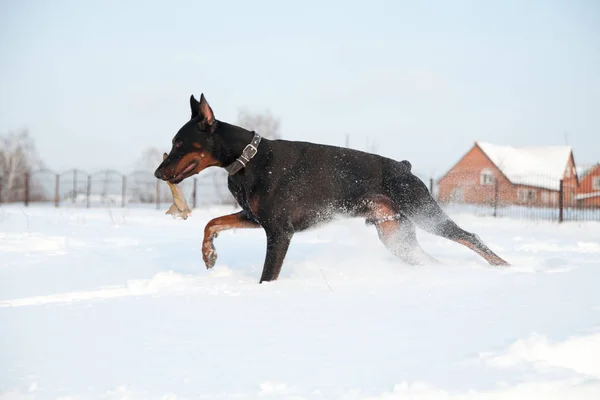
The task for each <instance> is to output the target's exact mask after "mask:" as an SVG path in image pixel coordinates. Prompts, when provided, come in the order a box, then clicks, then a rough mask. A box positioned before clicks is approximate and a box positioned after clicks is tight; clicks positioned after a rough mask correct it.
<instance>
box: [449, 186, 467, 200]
mask: <svg viewBox="0 0 600 400" xmlns="http://www.w3.org/2000/svg"><path fill="white" fill-rule="evenodd" d="M450 200H452V201H453V202H456V203H464V201H465V191H464V189H463V188H461V187H460V186H455V187H453V188H452V193H451V194H450Z"/></svg>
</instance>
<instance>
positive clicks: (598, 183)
mask: <svg viewBox="0 0 600 400" xmlns="http://www.w3.org/2000/svg"><path fill="white" fill-rule="evenodd" d="M575 199H576V201H577V206H579V207H600V163H598V164H596V165H592V166H588V167H586V168H581V170H580V172H579V186H578V187H577V193H576V195H575Z"/></svg>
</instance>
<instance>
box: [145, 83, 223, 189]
mask: <svg viewBox="0 0 600 400" xmlns="http://www.w3.org/2000/svg"><path fill="white" fill-rule="evenodd" d="M190 107H191V109H192V118H191V119H190V120H189V121H188V122H187V123H186V124H185V125H183V126H182V127H181V129H179V132H177V134H176V135H175V137H174V138H173V146H172V148H171V151H170V153H169V154H168V155H167V157H166V158H165V159H164V160H163V162H162V163H161V164H160V165H159V166H158V168H157V169H156V171H154V176H155V177H157V178H158V179H162V180H163V181H169V182H171V183H174V184H177V183H179V182H181V181H183V180H184V179H186V178H188V177H190V176H192V175H194V174H197V173H199V172H200V171H202V170H203V169H205V168H208V167H211V166H215V165H220V162H219V161H218V160H217V159H216V157H215V149H216V146H217V141H216V138H215V133H216V130H217V129H218V126H217V125H218V124H217V120H216V119H215V115H214V114H213V111H212V109H211V108H210V105H209V104H208V102H207V101H206V99H205V98H204V94H202V95H201V96H200V101H198V100H196V99H195V98H194V95H192V96H191V97H190Z"/></svg>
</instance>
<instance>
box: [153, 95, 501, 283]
mask: <svg viewBox="0 0 600 400" xmlns="http://www.w3.org/2000/svg"><path fill="white" fill-rule="evenodd" d="M190 107H191V118H190V120H189V121H187V122H186V123H185V124H184V125H183V126H182V127H181V129H179V131H178V132H177V134H176V135H175V137H174V138H173V141H172V148H171V151H170V153H169V154H168V156H167V157H166V158H165V159H164V161H163V162H162V163H161V164H160V165H159V166H158V168H157V169H156V171H155V173H154V175H155V176H156V177H157V178H158V179H162V180H164V181H168V182H171V183H173V184H177V183H179V182H181V181H183V180H184V179H186V178H188V177H190V176H192V175H194V174H197V173H199V172H200V171H202V170H204V169H206V168H208V167H213V166H216V167H222V168H225V169H226V170H227V171H228V172H229V175H228V179H227V183H228V188H229V191H230V192H231V194H232V195H233V197H234V198H235V200H236V201H237V202H238V204H239V206H240V207H241V209H242V210H241V211H239V212H237V213H234V214H231V215H225V216H222V217H218V218H215V219H213V220H211V221H210V222H209V223H208V224H207V225H206V228H205V229H204V241H203V244H202V256H203V260H204V262H205V264H206V267H207V268H211V267H213V266H214V264H215V261H216V258H217V254H216V251H215V247H214V245H213V240H214V239H215V238H216V237H217V234H218V233H219V232H221V231H224V230H227V229H235V228H260V227H262V228H263V229H264V231H265V233H266V239H267V251H266V258H265V262H264V266H263V270H262V275H261V277H260V282H261V283H262V282H265V281H273V280H276V279H277V278H278V276H279V272H280V271H281V267H282V265H283V260H284V258H285V256H286V253H287V251H288V248H289V245H290V241H291V239H292V236H293V235H294V233H295V232H300V231H303V230H306V229H308V228H311V227H314V226H316V225H318V224H321V223H325V222H328V221H331V220H332V219H333V218H335V217H336V216H347V217H362V218H365V219H366V222H367V225H374V226H375V228H376V229H377V233H378V236H379V239H380V240H381V241H382V242H383V244H384V245H385V247H386V248H388V249H389V250H390V251H391V252H392V253H393V254H395V255H396V256H397V257H399V258H400V259H401V260H403V261H404V262H406V263H408V264H419V263H421V262H422V261H423V257H422V256H423V255H424V253H423V251H422V250H421V248H420V246H419V244H418V243H417V237H416V231H415V225H416V226H418V227H419V228H421V229H423V230H425V231H427V232H429V233H432V234H435V235H438V236H441V237H444V238H447V239H450V240H453V241H455V242H458V243H460V244H462V245H464V246H466V247H468V248H469V249H471V250H473V251H475V252H476V253H477V254H479V255H480V256H481V257H483V258H484V259H485V260H486V261H487V262H488V263H489V264H491V265H509V264H508V263H507V262H506V261H504V260H503V259H502V258H500V257H499V256H498V255H496V254H495V253H494V252H493V251H492V250H490V249H489V248H488V247H487V246H486V245H485V244H484V243H483V242H482V241H481V239H479V237H478V236H477V235H475V234H473V233H469V232H466V231H464V230H463V229H461V228H460V227H459V226H458V225H457V224H456V223H455V222H454V221H452V220H451V219H450V218H449V217H448V216H447V215H446V214H445V213H444V211H443V210H442V209H441V208H440V206H439V205H438V203H437V202H436V201H435V199H434V198H433V197H432V196H431V194H430V193H429V190H428V188H427V186H426V185H425V184H424V183H423V182H422V181H421V180H420V179H419V178H418V177H417V176H415V175H414V174H413V173H412V172H411V164H410V163H409V162H408V161H395V160H393V159H390V158H386V157H382V156H379V155H376V154H371V153H367V152H362V151H358V150H353V149H348V148H342V147H335V146H329V145H322V144H314V143H308V142H300V141H289V140H269V139H267V138H261V136H260V135H259V134H258V133H256V132H254V131H248V130H246V129H244V128H242V127H239V126H235V125H232V124H229V123H226V122H223V121H220V120H217V119H216V118H215V115H214V113H213V110H212V108H211V107H210V105H209V104H208V102H207V101H206V98H205V97H204V94H202V95H201V96H200V101H198V100H196V99H195V98H194V96H193V95H192V96H191V97H190ZM425 257H427V259H428V260H429V261H435V260H433V259H432V258H429V257H428V256H425Z"/></svg>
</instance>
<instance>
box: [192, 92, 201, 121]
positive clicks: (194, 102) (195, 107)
mask: <svg viewBox="0 0 600 400" xmlns="http://www.w3.org/2000/svg"><path fill="white" fill-rule="evenodd" d="M190 108H191V109H192V118H191V119H194V118H196V117H197V116H198V112H199V111H200V103H198V100H196V98H195V97H194V95H191V96H190Z"/></svg>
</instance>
